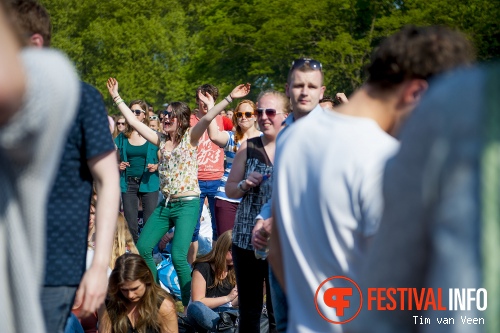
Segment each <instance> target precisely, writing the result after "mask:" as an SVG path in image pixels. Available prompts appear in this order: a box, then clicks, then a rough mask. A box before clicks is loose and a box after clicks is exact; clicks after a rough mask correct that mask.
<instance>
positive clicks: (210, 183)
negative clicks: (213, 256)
mask: <svg viewBox="0 0 500 333" xmlns="http://www.w3.org/2000/svg"><path fill="white" fill-rule="evenodd" d="M198 185H199V186H200V191H201V194H200V214H199V216H198V223H197V224H196V227H195V228H194V233H193V239H192V240H191V241H192V242H196V241H197V240H198V235H199V233H200V218H201V213H202V212H203V205H204V204H205V198H208V209H209V210H210V216H211V217H212V240H217V224H215V196H216V195H217V189H218V188H219V186H220V179H217V180H198Z"/></svg>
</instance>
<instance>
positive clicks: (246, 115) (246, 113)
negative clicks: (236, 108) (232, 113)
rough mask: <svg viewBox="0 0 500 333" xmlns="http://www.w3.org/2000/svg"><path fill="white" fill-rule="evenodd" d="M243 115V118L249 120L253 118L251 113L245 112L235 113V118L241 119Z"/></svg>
mask: <svg viewBox="0 0 500 333" xmlns="http://www.w3.org/2000/svg"><path fill="white" fill-rule="evenodd" d="M243 115H245V118H251V117H252V116H253V112H250V111H247V112H236V118H241V117H243Z"/></svg>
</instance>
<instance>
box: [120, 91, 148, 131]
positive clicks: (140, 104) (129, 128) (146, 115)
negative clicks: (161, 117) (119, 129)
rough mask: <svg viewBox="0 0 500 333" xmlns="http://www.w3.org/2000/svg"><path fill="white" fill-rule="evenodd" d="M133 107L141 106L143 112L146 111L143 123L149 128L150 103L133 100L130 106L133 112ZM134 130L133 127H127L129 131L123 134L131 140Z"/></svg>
mask: <svg viewBox="0 0 500 333" xmlns="http://www.w3.org/2000/svg"><path fill="white" fill-rule="evenodd" d="M132 105H139V106H140V107H141V110H143V111H144V116H145V117H144V121H143V123H144V124H146V125H147V126H148V127H149V114H148V103H146V102H145V101H143V100H142V99H136V100H133V101H132V102H130V103H129V105H128V107H129V109H131V110H132ZM134 130H135V129H134V128H133V127H132V126H130V125H127V129H126V130H125V131H124V132H123V134H124V135H125V137H126V138H127V139H129V138H130V136H131V135H132V132H133V131H134Z"/></svg>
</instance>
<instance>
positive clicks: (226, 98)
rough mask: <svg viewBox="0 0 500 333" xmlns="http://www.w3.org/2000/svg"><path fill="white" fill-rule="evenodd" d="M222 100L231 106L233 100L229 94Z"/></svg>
mask: <svg viewBox="0 0 500 333" xmlns="http://www.w3.org/2000/svg"><path fill="white" fill-rule="evenodd" d="M224 99H225V100H226V101H227V102H228V103H229V104H231V102H232V101H233V98H232V97H231V94H229V95H227V96H226V97H224Z"/></svg>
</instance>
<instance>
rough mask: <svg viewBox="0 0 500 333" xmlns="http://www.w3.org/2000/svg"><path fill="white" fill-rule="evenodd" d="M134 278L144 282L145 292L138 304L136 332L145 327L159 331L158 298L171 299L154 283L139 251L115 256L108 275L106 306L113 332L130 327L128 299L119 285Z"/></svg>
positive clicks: (145, 328)
mask: <svg viewBox="0 0 500 333" xmlns="http://www.w3.org/2000/svg"><path fill="white" fill-rule="evenodd" d="M137 280H139V281H141V282H142V283H144V284H145V285H146V292H145V293H144V295H143V296H142V298H141V300H140V302H139V304H138V305H137V313H138V318H137V321H136V323H135V329H136V331H137V332H139V333H143V332H146V330H147V328H150V329H153V330H155V331H160V325H159V323H158V315H159V300H161V299H165V298H166V299H170V300H172V298H171V296H170V295H168V294H167V293H166V292H165V291H164V290H163V289H161V287H160V286H158V285H157V284H156V283H155V280H154V278H153V274H152V273H151V271H150V270H149V267H148V265H147V264H146V262H145V261H144V259H143V258H142V257H141V256H140V255H138V254H132V253H127V254H124V255H122V256H120V257H118V259H116V263H115V268H114V269H113V271H112V272H111V276H110V277H109V285H108V301H107V303H106V308H107V312H108V315H109V320H110V322H111V327H112V332H113V333H126V332H127V330H128V328H129V324H128V318H127V303H128V302H129V301H128V299H127V298H125V296H123V294H122V292H121V291H120V288H121V286H122V285H123V283H125V282H132V281H137Z"/></svg>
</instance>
